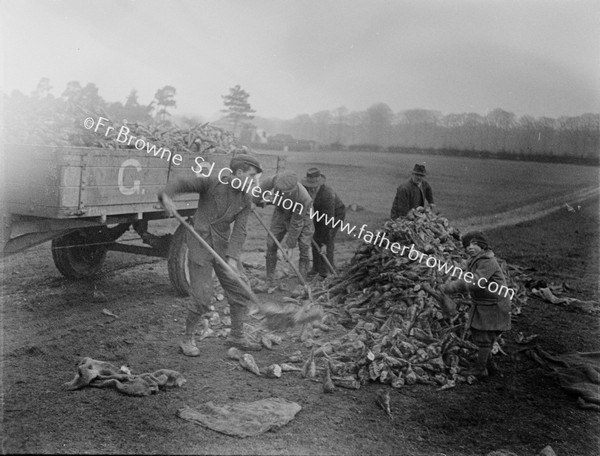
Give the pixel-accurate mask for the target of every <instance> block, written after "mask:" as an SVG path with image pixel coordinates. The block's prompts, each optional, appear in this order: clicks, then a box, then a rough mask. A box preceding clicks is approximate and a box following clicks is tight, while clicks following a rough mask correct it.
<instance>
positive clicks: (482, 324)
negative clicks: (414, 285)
mask: <svg viewBox="0 0 600 456" xmlns="http://www.w3.org/2000/svg"><path fill="white" fill-rule="evenodd" d="M462 244H463V247H464V248H465V249H466V251H467V253H468V254H469V257H470V258H469V263H468V266H467V270H468V272H470V273H471V274H472V275H473V279H471V280H469V282H467V281H466V275H465V277H464V278H463V279H459V280H454V281H452V282H449V283H446V284H444V285H442V286H440V288H439V289H440V291H441V292H442V293H446V294H451V293H459V292H468V293H469V295H470V297H471V301H472V307H471V309H470V312H469V328H470V330H471V338H472V340H473V343H474V344H475V345H477V347H478V353H477V362H476V364H475V366H474V368H472V369H470V370H469V371H467V372H465V374H466V375H473V376H475V377H477V378H483V377H487V376H488V375H489V371H488V368H490V367H492V366H491V360H490V353H491V350H492V347H493V345H494V342H495V340H496V339H497V338H498V336H500V334H501V333H502V332H503V331H508V330H509V329H510V299H509V298H508V297H507V295H506V293H504V294H503V293H502V290H508V289H507V288H506V279H505V277H504V273H503V272H502V269H501V268H500V265H499V264H498V261H497V260H496V258H495V256H494V252H492V250H490V248H489V243H488V240H487V238H486V237H485V235H484V234H483V233H482V232H480V231H472V232H469V233H467V234H465V235H464V236H463V238H462ZM492 283H495V284H496V285H493V286H492ZM492 289H493V290H495V292H492V291H490V290H492ZM498 291H500V293H499V292H498Z"/></svg>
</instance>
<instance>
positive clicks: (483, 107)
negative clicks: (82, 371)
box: [0, 0, 600, 119]
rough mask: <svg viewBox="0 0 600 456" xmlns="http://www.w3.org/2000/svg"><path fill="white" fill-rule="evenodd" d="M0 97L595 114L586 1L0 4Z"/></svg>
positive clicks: (594, 19) (297, 110) (306, 109)
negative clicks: (170, 93) (43, 85)
mask: <svg viewBox="0 0 600 456" xmlns="http://www.w3.org/2000/svg"><path fill="white" fill-rule="evenodd" d="M0 7H1V8H2V24H1V25H2V39H3V42H2V45H1V47H2V51H3V65H2V71H3V74H2V90H3V91H5V92H9V93H10V91H12V90H13V89H18V90H21V91H22V92H25V93H27V94H29V93H30V92H31V91H32V90H33V89H34V88H35V86H36V85H37V83H38V81H39V80H40V78H42V77H48V78H49V79H50V83H51V85H52V86H53V87H54V89H53V91H52V93H53V94H54V95H55V96H58V95H60V94H61V93H62V92H63V90H64V89H65V87H66V83H67V82H68V81H72V80H76V81H79V82H80V83H81V84H82V86H83V85H85V84H87V83H88V82H93V83H95V84H96V85H97V86H98V88H99V89H100V95H101V96H102V97H103V98H104V99H105V100H107V101H124V100H125V98H126V96H127V94H128V93H129V92H130V90H131V89H132V88H135V89H138V91H139V95H140V101H141V102H142V103H148V102H150V101H151V100H152V98H153V97H154V93H155V92H156V90H157V89H158V88H159V87H162V86H164V85H167V84H169V85H172V86H174V87H175V88H176V89H177V95H176V101H177V109H176V110H174V111H173V113H174V114H193V113H196V114H200V115H202V116H204V117H212V116H213V115H214V114H215V112H218V111H219V110H220V109H222V107H223V104H222V98H221V95H224V94H226V93H227V92H228V89H229V88H230V87H233V86H234V85H236V84H239V85H241V86H242V88H243V89H245V90H246V91H247V92H249V93H250V98H249V101H250V103H251V105H252V107H253V108H254V109H255V110H256V111H257V113H256V114H257V115H260V116H263V117H279V118H284V119H288V118H292V117H295V116H296V115H298V114H303V113H308V114H312V113H315V112H318V111H321V110H331V109H335V108H338V107H340V106H345V107H346V108H348V109H349V110H350V111H358V110H364V109H366V108H368V107H369V106H371V105H373V104H374V103H376V102H384V103H387V104H388V105H389V106H390V107H391V108H392V110H393V111H394V112H399V111H403V110H406V109H412V108H424V109H434V110H438V111H441V112H442V113H443V114H448V113H460V112H477V113H480V114H485V113H486V112H488V111H489V110H492V109H494V108H497V107H499V108H503V109H505V110H507V111H512V112H514V113H515V114H517V115H523V114H530V115H533V116H536V117H537V116H549V117H559V116H561V115H579V114H582V113H585V112H599V111H600V88H599V81H600V1H598V0H594V1H591V0H586V1H579V0H560V1H552V0H539V1H537V0H536V1H533V0H532V1H527V0H518V1H491V0H472V1H466V0H456V1H454V0H443V1H427V0H414V1H403V0H392V1H382V0H365V1H362V0H333V1H332V0H311V1H309V0H302V1H299V0H285V1H284V0H198V1H192V0H187V1H182V0H169V1H154V0H150V1H149V0H144V1H131V0H121V1H115V0H101V1H89V0H64V1H53V0H1V1H0Z"/></svg>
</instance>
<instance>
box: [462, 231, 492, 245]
mask: <svg viewBox="0 0 600 456" xmlns="http://www.w3.org/2000/svg"><path fill="white" fill-rule="evenodd" d="M471 242H475V243H476V244H477V245H478V246H479V247H481V248H482V249H488V248H489V246H490V243H489V242H488V239H487V237H486V236H485V234H483V233H482V232H481V231H469V232H468V233H467V234H465V235H464V236H463V237H462V245H463V247H464V248H465V249H466V248H467V247H468V246H469V244H470V243H471Z"/></svg>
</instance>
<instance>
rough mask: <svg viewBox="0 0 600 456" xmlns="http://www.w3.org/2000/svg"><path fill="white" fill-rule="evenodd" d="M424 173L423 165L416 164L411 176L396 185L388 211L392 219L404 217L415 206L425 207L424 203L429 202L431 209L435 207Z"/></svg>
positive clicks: (425, 172)
mask: <svg viewBox="0 0 600 456" xmlns="http://www.w3.org/2000/svg"><path fill="white" fill-rule="evenodd" d="M426 174H427V171H425V166H424V165H419V164H417V165H415V167H414V169H413V172H412V176H411V178H410V179H409V180H408V181H407V182H406V183H405V184H402V185H401V186H400V187H398V189H397V190H396V198H394V202H393V204H392V210H391V212H390V217H391V218H392V219H394V220H395V219H397V218H398V217H404V216H405V215H406V214H408V212H409V211H410V210H411V209H414V208H415V207H419V206H423V207H425V203H429V206H430V208H431V209H432V210H433V209H434V208H435V204H434V203H433V192H432V191H431V187H430V185H429V183H428V182H427V181H426V180H425V179H424V177H425V175H426Z"/></svg>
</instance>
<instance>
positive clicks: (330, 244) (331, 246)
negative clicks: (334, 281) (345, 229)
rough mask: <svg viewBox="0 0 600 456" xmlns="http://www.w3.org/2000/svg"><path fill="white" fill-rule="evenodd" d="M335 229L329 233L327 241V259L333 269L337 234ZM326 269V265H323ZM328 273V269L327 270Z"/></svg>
mask: <svg viewBox="0 0 600 456" xmlns="http://www.w3.org/2000/svg"><path fill="white" fill-rule="evenodd" d="M337 231H338V230H337V228H336V229H335V230H334V231H333V232H332V233H331V235H330V236H329V239H328V240H327V259H328V260H329V263H330V264H331V267H332V268H334V269H335V236H336V234H337ZM325 266H326V267H327V265H325ZM328 272H331V271H329V268H328Z"/></svg>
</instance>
